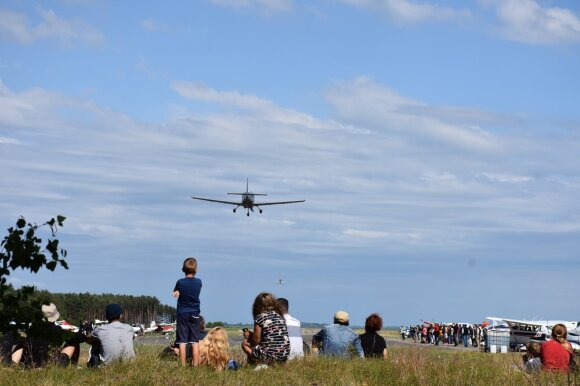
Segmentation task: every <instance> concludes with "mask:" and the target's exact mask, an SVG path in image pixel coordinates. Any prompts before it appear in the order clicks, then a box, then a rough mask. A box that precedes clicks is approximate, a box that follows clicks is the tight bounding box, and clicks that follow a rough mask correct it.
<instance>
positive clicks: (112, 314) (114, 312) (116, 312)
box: [105, 303, 123, 320]
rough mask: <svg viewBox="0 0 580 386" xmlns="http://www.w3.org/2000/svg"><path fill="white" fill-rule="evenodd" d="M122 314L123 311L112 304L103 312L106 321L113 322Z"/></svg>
mask: <svg viewBox="0 0 580 386" xmlns="http://www.w3.org/2000/svg"><path fill="white" fill-rule="evenodd" d="M122 313H123V309H122V308H121V306H120V305H118V304H117V303H112V304H109V305H108V306H107V310H106V311H105V315H106V316H107V320H115V319H119V318H120V317H121V314H122Z"/></svg>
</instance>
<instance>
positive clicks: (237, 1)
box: [210, 0, 293, 13]
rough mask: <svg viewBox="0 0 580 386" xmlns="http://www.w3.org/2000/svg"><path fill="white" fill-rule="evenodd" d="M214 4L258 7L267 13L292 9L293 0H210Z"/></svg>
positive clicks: (238, 7) (235, 7)
mask: <svg viewBox="0 0 580 386" xmlns="http://www.w3.org/2000/svg"><path fill="white" fill-rule="evenodd" d="M210 1H211V2H212V3H213V4H216V5H219V6H223V7H228V8H233V9H249V8H252V9H258V10H263V11H265V12H267V13H272V12H288V11H290V10H292V7H293V0H210Z"/></svg>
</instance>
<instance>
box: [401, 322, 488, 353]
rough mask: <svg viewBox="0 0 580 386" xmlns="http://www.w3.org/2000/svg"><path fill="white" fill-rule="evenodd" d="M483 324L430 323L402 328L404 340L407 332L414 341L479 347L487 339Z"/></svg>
mask: <svg viewBox="0 0 580 386" xmlns="http://www.w3.org/2000/svg"><path fill="white" fill-rule="evenodd" d="M483 327H484V326H483V325H481V324H467V323H450V324H443V323H429V322H425V323H423V325H415V326H410V327H409V328H408V329H407V328H405V327H402V328H401V337H402V338H403V340H404V339H405V338H406V336H407V334H408V335H409V337H410V338H411V339H413V341H414V342H420V343H428V344H429V343H430V344H434V345H437V346H438V345H439V344H447V345H454V346H458V345H460V344H462V345H463V346H464V347H470V346H472V347H479V346H480V345H481V343H482V342H484V341H485V332H486V330H485V329H484V328H483Z"/></svg>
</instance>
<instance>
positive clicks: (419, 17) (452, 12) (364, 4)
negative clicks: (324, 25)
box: [339, 0, 471, 23]
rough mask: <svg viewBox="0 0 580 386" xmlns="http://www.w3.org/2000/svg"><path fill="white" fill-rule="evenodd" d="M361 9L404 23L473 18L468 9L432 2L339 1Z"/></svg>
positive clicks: (393, 0)
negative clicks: (385, 15)
mask: <svg viewBox="0 0 580 386" xmlns="http://www.w3.org/2000/svg"><path fill="white" fill-rule="evenodd" d="M339 1H342V2H343V3H347V4H351V5H354V6H358V7H361V8H368V9H372V10H378V11H380V12H384V13H385V14H387V15H388V16H389V17H390V18H392V19H393V20H395V21H399V22H402V23H423V22H434V21H448V20H464V19H468V18H470V17H471V12H470V11H469V10H468V9H456V8H451V7H445V6H440V5H437V4H434V3H432V2H425V1H413V0H339Z"/></svg>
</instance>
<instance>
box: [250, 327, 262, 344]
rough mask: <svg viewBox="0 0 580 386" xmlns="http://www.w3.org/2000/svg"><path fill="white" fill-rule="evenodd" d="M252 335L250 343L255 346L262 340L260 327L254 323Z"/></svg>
mask: <svg viewBox="0 0 580 386" xmlns="http://www.w3.org/2000/svg"><path fill="white" fill-rule="evenodd" d="M253 335H254V336H253V337H252V338H253V339H252V340H253V341H252V345H254V346H257V345H259V344H260V342H261V341H262V327H260V326H259V325H257V324H254V334H253Z"/></svg>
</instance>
